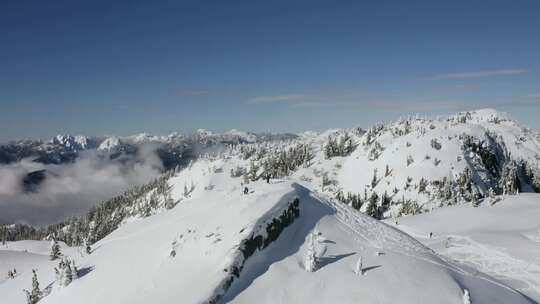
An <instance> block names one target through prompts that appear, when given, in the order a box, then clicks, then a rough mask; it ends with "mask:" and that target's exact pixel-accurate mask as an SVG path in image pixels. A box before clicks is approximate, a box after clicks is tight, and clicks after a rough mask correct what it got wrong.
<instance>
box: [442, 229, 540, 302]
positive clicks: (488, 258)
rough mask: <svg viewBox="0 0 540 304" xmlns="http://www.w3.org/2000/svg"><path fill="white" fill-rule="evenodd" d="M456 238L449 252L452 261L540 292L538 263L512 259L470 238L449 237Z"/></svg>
mask: <svg viewBox="0 0 540 304" xmlns="http://www.w3.org/2000/svg"><path fill="white" fill-rule="evenodd" d="M448 237H450V238H451V239H452V242H451V243H450V246H449V248H448V249H447V250H446V252H445V254H447V255H448V256H449V257H450V258H452V259H454V260H456V261H458V262H460V263H463V264H466V265H471V266H473V267H474V268H476V269H478V270H479V271H482V272H484V273H487V274H489V275H491V276H493V277H496V278H505V279H510V280H517V281H519V282H520V283H523V284H524V285H525V286H523V287H518V288H516V289H517V290H519V291H535V292H537V293H540V266H539V265H538V259H537V260H536V261H529V262H527V261H524V260H520V259H517V258H515V257H512V256H511V255H509V254H507V253H505V252H504V249H502V248H501V249H500V248H496V247H494V246H488V245H485V244H482V243H479V242H477V241H474V240H473V239H472V238H470V237H467V236H460V235H448Z"/></svg>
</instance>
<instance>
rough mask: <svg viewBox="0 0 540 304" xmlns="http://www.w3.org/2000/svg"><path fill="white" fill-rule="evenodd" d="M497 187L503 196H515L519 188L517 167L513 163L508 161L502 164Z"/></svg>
mask: <svg viewBox="0 0 540 304" xmlns="http://www.w3.org/2000/svg"><path fill="white" fill-rule="evenodd" d="M499 187H500V188H501V190H502V193H503V194H517V193H518V191H519V190H520V188H521V185H520V181H519V177H518V165H517V163H516V162H515V161H509V162H506V163H505V164H504V167H503V169H502V172H501V178H500V179H499Z"/></svg>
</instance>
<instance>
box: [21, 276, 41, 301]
mask: <svg viewBox="0 0 540 304" xmlns="http://www.w3.org/2000/svg"><path fill="white" fill-rule="evenodd" d="M24 292H25V293H26V303H28V304H36V303H37V302H38V301H39V300H40V299H41V296H42V295H43V294H42V292H41V290H40V289H39V281H38V278H37V274H36V270H35V269H32V291H28V290H26V289H25V290H24Z"/></svg>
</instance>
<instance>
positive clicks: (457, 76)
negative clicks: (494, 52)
mask: <svg viewBox="0 0 540 304" xmlns="http://www.w3.org/2000/svg"><path fill="white" fill-rule="evenodd" d="M525 73H527V70H525V69H500V70H484V71H476V72H462V73H448V74H440V75H436V76H435V77H434V79H470V78H484V77H493V76H510V75H519V74H525Z"/></svg>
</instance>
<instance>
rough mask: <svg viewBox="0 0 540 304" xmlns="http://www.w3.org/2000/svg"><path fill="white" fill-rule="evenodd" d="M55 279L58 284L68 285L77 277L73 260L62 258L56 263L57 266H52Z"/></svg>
mask: <svg viewBox="0 0 540 304" xmlns="http://www.w3.org/2000/svg"><path fill="white" fill-rule="evenodd" d="M54 272H55V281H56V284H58V286H62V287H65V286H68V285H69V284H71V282H73V280H76V279H77V278H78V269H77V266H76V264H75V261H74V260H71V259H68V258H64V259H62V260H61V261H60V263H58V267H55V268H54Z"/></svg>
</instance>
